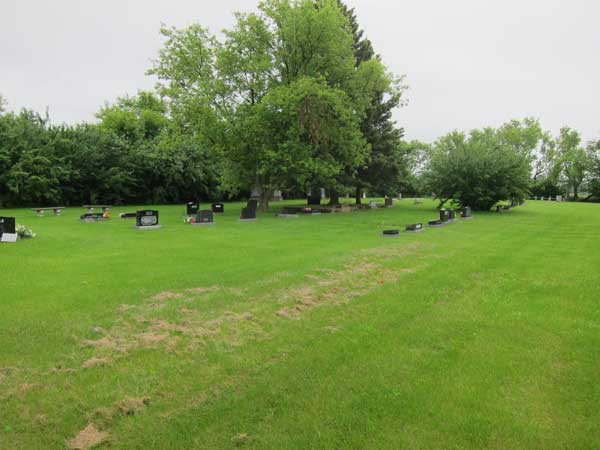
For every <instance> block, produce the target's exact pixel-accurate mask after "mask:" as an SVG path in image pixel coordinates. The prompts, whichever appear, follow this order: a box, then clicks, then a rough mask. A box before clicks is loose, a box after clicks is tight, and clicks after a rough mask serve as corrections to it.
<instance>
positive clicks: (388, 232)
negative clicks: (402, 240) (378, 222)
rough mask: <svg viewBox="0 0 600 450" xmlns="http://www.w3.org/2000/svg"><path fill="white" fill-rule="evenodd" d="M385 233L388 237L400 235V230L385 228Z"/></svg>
mask: <svg viewBox="0 0 600 450" xmlns="http://www.w3.org/2000/svg"><path fill="white" fill-rule="evenodd" d="M383 235H384V236H386V237H396V236H400V230H384V231H383Z"/></svg>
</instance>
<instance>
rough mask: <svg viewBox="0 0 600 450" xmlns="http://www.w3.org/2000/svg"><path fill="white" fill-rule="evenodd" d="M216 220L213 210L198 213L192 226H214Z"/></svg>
mask: <svg viewBox="0 0 600 450" xmlns="http://www.w3.org/2000/svg"><path fill="white" fill-rule="evenodd" d="M214 224H215V218H214V215H213V212H212V211H211V210H208V209H205V210H202V211H198V213H197V214H196V218H195V219H194V221H193V222H192V225H214Z"/></svg>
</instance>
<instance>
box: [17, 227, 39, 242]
mask: <svg viewBox="0 0 600 450" xmlns="http://www.w3.org/2000/svg"><path fill="white" fill-rule="evenodd" d="M16 231H17V236H19V239H33V238H34V237H35V236H36V235H35V233H34V232H33V231H31V229H29V228H27V227H26V226H25V225H17V227H16Z"/></svg>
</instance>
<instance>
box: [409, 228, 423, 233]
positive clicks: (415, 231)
mask: <svg viewBox="0 0 600 450" xmlns="http://www.w3.org/2000/svg"><path fill="white" fill-rule="evenodd" d="M424 232H425V228H420V229H418V230H406V233H424Z"/></svg>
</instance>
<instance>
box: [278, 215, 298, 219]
mask: <svg viewBox="0 0 600 450" xmlns="http://www.w3.org/2000/svg"><path fill="white" fill-rule="evenodd" d="M278 217H281V218H282V219H297V218H298V217H300V216H299V215H298V214H279V215H278Z"/></svg>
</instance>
